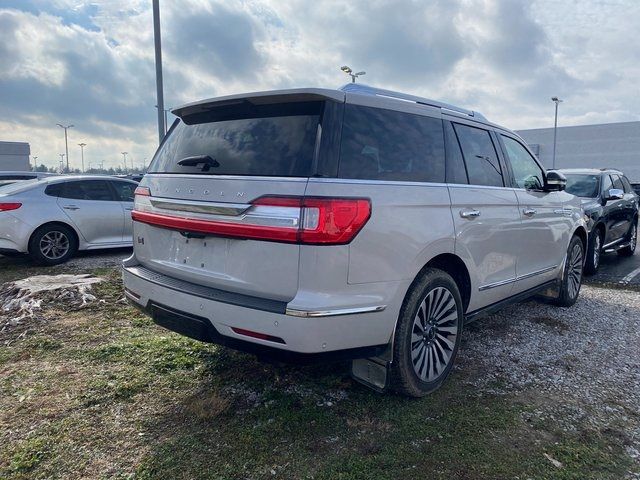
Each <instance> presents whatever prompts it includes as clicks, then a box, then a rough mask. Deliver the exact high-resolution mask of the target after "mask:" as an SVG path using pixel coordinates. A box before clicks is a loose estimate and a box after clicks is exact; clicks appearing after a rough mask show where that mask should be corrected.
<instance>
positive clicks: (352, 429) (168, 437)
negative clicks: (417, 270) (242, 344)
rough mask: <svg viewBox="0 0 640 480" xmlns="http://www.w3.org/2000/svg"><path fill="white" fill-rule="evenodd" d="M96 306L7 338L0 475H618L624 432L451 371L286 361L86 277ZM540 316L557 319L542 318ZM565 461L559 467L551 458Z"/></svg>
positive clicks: (0, 376) (111, 274)
mask: <svg viewBox="0 0 640 480" xmlns="http://www.w3.org/2000/svg"><path fill="white" fill-rule="evenodd" d="M92 273H94V274H99V275H102V276H103V277H104V278H105V279H106V281H105V282H104V283H101V284H98V285H97V286H96V287H95V292H96V295H97V296H98V298H99V302H98V303H94V304H92V305H91V306H89V307H87V308H83V309H79V310H77V311H72V312H65V311H59V310H57V309H56V308H55V306H49V307H48V308H46V309H45V310H44V311H43V318H42V319H41V320H35V321H33V322H32V323H30V324H25V325H21V326H18V327H16V328H15V329H12V330H9V331H7V332H3V333H0V435H1V437H0V478H7V479H27V478H28V479H44V478H47V479H48V478H80V477H82V478H96V479H98V478H140V479H161V478H162V479H163V478H172V479H197V478H203V479H204V478H219V479H234V478H238V479H240V478H243V479H244V478H254V479H260V478H314V479H367V478H371V479H374V478H375V479H396V478H425V477H429V478H434V479H438V478H443V479H444V478H447V479H450V478H456V479H477V478H491V479H507V478H508V479H512V478H522V479H524V478H532V479H534V478H535V479H590V478H593V479H607V478H611V479H619V478H623V477H624V475H625V474H626V473H627V472H628V471H629V469H631V468H632V466H631V464H630V461H631V460H630V458H629V457H628V456H627V455H626V454H625V453H624V443H625V437H624V435H625V434H624V432H623V431H621V432H619V433H618V434H615V435H612V434H611V432H606V431H598V430H593V427H590V426H589V425H586V424H585V425H582V424H577V425H575V430H574V431H571V432H566V431H563V430H560V429H559V428H558V427H557V426H556V425H549V424H546V423H545V422H532V421H529V420H527V419H528V418H529V416H528V415H527V414H529V413H530V412H531V411H532V410H533V409H545V408H547V409H552V408H554V406H553V405H552V404H550V402H548V401H547V399H540V398H538V397H537V396H536V392H535V391H529V392H525V393H524V394H521V395H517V396H516V395H511V396H510V395H501V396H495V395H492V394H488V393H483V392H479V391H477V390H476V389H475V388H474V387H471V386H469V383H468V382H469V381H470V380H473V378H470V377H469V376H474V375H482V372H480V371H468V372H459V371H456V372H454V374H453V376H452V378H451V379H450V381H449V382H447V383H446V385H445V386H444V387H443V388H442V389H440V390H439V391H437V392H436V393H435V394H433V395H431V396H429V397H427V398H424V399H421V400H412V399H406V398H401V397H398V396H395V395H393V394H388V395H378V394H376V393H374V392H371V391H369V390H366V389H365V388H363V387H361V386H359V385H358V384H356V383H354V382H353V381H352V380H351V379H350V378H349V375H348V365H346V364H336V365H330V366H315V367H291V366H281V365H271V364H264V363H259V362H257V361H256V360H255V359H254V358H253V357H251V356H248V355H244V354H240V353H235V352H231V351H229V350H226V349H223V348H220V347H216V346H213V345H206V344H203V343H199V342H195V341H191V340H189V339H187V338H184V337H181V336H179V335H175V334H173V333H171V332H168V331H166V330H163V329H161V328H159V327H157V326H155V325H153V323H152V322H151V321H150V320H149V319H148V318H146V317H145V316H144V315H142V314H140V313H139V312H138V311H137V310H135V309H133V308H131V307H130V306H128V305H127V304H126V303H125V302H124V301H123V296H122V290H121V284H120V279H119V273H118V272H116V271H114V270H111V269H104V270H98V271H94V272H92ZM540 322H541V323H544V324H545V325H548V326H549V327H550V328H558V327H559V326H558V325H555V324H554V325H550V324H548V322H547V321H546V319H542V318H541V319H540ZM545 454H547V455H548V456H549V457H550V458H552V459H554V460H556V461H557V462H560V464H561V466H559V467H558V466H555V465H554V464H553V462H552V461H551V460H549V458H547V457H546V456H545Z"/></svg>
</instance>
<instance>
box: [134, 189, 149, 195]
mask: <svg viewBox="0 0 640 480" xmlns="http://www.w3.org/2000/svg"><path fill="white" fill-rule="evenodd" d="M133 194H134V195H141V196H143V197H150V196H151V190H150V189H149V187H136V189H135V190H134V192H133Z"/></svg>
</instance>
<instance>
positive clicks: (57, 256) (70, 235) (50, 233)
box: [29, 224, 78, 265]
mask: <svg viewBox="0 0 640 480" xmlns="http://www.w3.org/2000/svg"><path fill="white" fill-rule="evenodd" d="M77 250H78V240H77V239H76V235H75V232H74V231H73V230H71V229H70V228H69V227H66V226H64V225H55V224H54V225H44V226H42V227H40V228H38V229H37V230H36V231H35V232H34V233H33V235H32V236H31V239H30V240H29V255H30V256H31V258H32V259H33V261H34V262H35V263H38V264H40V265H58V264H60V263H64V262H66V261H67V260H69V259H70V258H71V257H72V256H73V255H74V254H75V253H76V251H77Z"/></svg>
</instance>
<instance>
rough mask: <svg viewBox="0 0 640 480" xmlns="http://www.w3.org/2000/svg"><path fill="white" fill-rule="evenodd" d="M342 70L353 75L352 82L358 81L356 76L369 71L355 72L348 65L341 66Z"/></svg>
mask: <svg viewBox="0 0 640 480" xmlns="http://www.w3.org/2000/svg"><path fill="white" fill-rule="evenodd" d="M340 70H342V71H343V72H344V73H346V74H347V75H349V76H350V77H351V83H356V78H358V77H360V76H362V75H366V74H367V72H364V71H362V72H358V73H353V70H351V68H350V67H348V66H346V65H344V66H342V67H340Z"/></svg>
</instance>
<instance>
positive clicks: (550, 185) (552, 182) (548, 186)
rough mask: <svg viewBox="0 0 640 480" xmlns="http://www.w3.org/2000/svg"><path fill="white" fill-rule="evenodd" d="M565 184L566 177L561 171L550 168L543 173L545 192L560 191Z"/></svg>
mask: <svg viewBox="0 0 640 480" xmlns="http://www.w3.org/2000/svg"><path fill="white" fill-rule="evenodd" d="M566 186H567V177H565V176H564V175H563V174H562V173H560V172H558V171H556V170H551V171H549V172H547V173H546V174H545V177H544V189H545V191H547V192H561V191H562V190H564V189H565V188H566Z"/></svg>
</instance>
